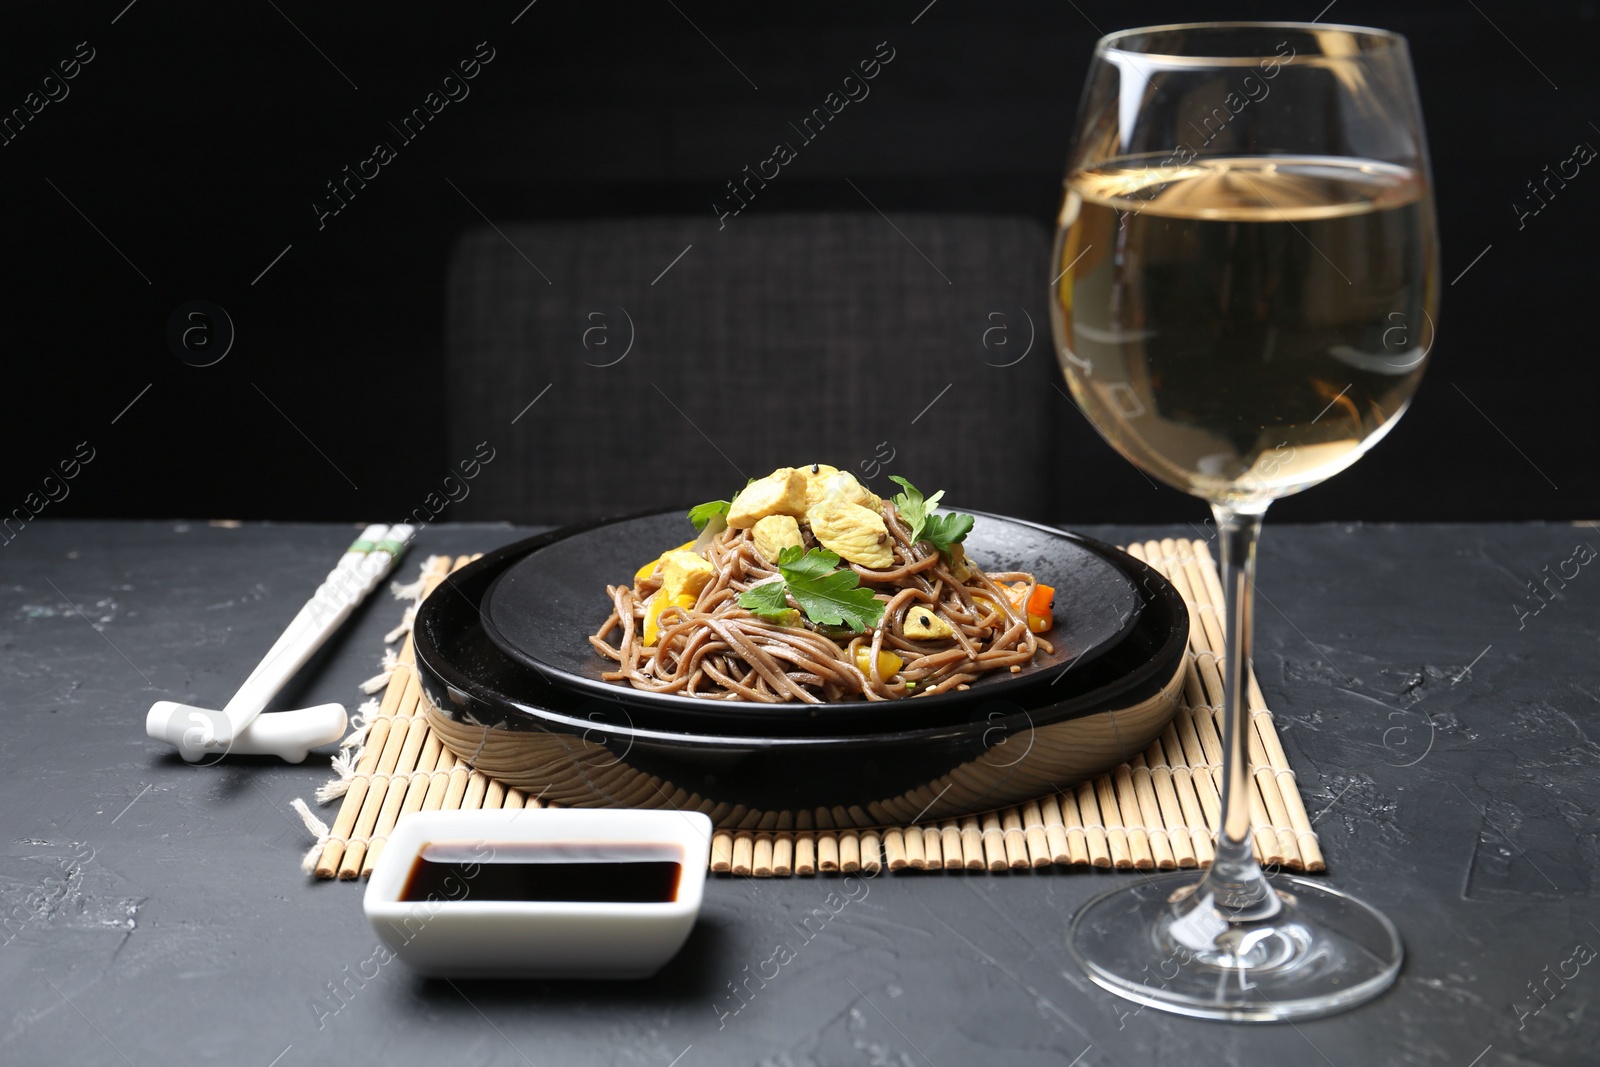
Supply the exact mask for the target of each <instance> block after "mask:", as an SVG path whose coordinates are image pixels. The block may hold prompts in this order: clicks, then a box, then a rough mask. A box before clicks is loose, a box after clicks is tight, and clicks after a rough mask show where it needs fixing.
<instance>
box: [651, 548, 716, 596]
mask: <svg viewBox="0 0 1600 1067" xmlns="http://www.w3.org/2000/svg"><path fill="white" fill-rule="evenodd" d="M716 573H717V569H716V568H715V567H713V566H712V565H711V564H710V563H707V562H706V561H705V560H703V559H701V558H700V556H699V555H698V554H696V553H694V552H683V551H679V552H668V553H667V554H666V555H664V556H662V557H661V591H662V592H663V593H665V594H666V596H667V600H668V601H676V600H677V599H678V598H679V597H681V596H692V597H696V598H698V597H699V596H700V590H702V589H704V588H705V587H706V583H707V582H709V581H710V580H711V576H712V575H713V574H716Z"/></svg>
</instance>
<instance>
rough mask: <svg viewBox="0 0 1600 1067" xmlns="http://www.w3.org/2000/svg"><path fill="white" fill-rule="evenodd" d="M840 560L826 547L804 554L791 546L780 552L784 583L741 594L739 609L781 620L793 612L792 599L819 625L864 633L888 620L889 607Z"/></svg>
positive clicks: (796, 547) (798, 548)
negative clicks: (843, 566)
mask: <svg viewBox="0 0 1600 1067" xmlns="http://www.w3.org/2000/svg"><path fill="white" fill-rule="evenodd" d="M838 566H839V557H838V556H837V555H835V554H834V553H832V552H829V551H828V550H827V549H825V548H813V549H812V550H811V551H809V552H804V551H803V550H802V549H801V548H800V546H799V545H789V546H788V547H786V548H784V549H783V551H781V552H779V553H778V574H779V575H780V576H781V580H780V581H775V582H763V583H762V584H761V585H758V586H755V587H754V588H751V589H747V590H745V591H744V592H743V593H740V594H739V606H740V607H742V608H745V609H746V610H749V611H753V612H755V613H756V614H757V615H760V616H761V617H763V618H770V619H778V618H780V617H781V616H782V613H783V612H785V611H791V610H793V609H791V608H790V607H789V601H788V598H789V597H793V598H794V601H795V603H796V604H799V605H800V610H802V611H804V612H805V614H806V618H808V619H810V620H811V621H812V622H813V623H816V624H817V625H818V626H844V627H848V628H849V629H850V630H851V631H853V632H855V633H861V632H863V631H865V630H870V629H872V628H873V627H874V626H877V625H878V623H879V622H881V621H882V620H883V612H884V608H885V606H886V605H885V604H884V603H883V601H881V600H879V599H878V598H877V597H875V596H873V595H872V590H870V589H863V588H862V587H861V576H860V575H858V574H856V572H855V571H853V570H849V569H845V570H836V569H835V568H837V567H838Z"/></svg>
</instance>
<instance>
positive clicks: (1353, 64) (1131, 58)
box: [1051, 23, 1438, 1020]
mask: <svg viewBox="0 0 1600 1067" xmlns="http://www.w3.org/2000/svg"><path fill="white" fill-rule="evenodd" d="M1059 222H1060V225H1059V229H1058V233H1057V245H1056V256H1055V261H1054V262H1055V265H1054V267H1053V268H1052V271H1051V273H1052V275H1053V279H1054V280H1053V281H1052V286H1051V287H1052V302H1051V306H1052V312H1053V319H1054V323H1053V325H1054V329H1055V335H1056V341H1057V351H1058V354H1059V356H1060V360H1061V366H1062V369H1063V371H1064V372H1065V374H1066V378H1067V382H1068V384H1069V385H1070V387H1071V389H1072V395H1073V397H1074V399H1075V400H1076V401H1077V403H1078V405H1079V406H1080V407H1081V408H1082V409H1083V411H1084V413H1085V414H1086V415H1087V416H1088V417H1089V419H1090V421H1091V422H1092V423H1093V424H1094V425H1095V427H1096V428H1097V429H1098V430H1099V431H1100V432H1101V434H1102V435H1104V436H1105V438H1106V440H1107V441H1109V442H1110V443H1111V444H1112V445H1113V446H1114V447H1115V448H1116V449H1117V450H1118V451H1119V452H1121V453H1122V454H1123V455H1124V456H1125V457H1127V458H1128V459H1129V460H1131V461H1132V462H1133V463H1135V464H1137V465H1138V466H1139V467H1141V468H1142V469H1144V470H1145V471H1147V472H1149V473H1150V474H1152V475H1154V476H1156V477H1158V478H1160V479H1162V480H1163V481H1165V482H1167V483H1168V484H1169V485H1172V486H1175V487H1177V488H1179V489H1182V490H1184V491H1186V492H1188V493H1192V494H1194V495H1195V496H1198V497H1200V498H1202V499H1204V500H1206V501H1208V502H1209V503H1210V504H1211V506H1212V511H1213V514H1214V515H1215V517H1216V523H1217V529H1218V533H1219V544H1220V550H1221V556H1222V577H1223V587H1224V590H1225V593H1226V600H1227V606H1226V610H1227V621H1226V627H1225V629H1226V637H1227V641H1226V653H1225V654H1226V659H1225V661H1224V664H1223V676H1224V687H1225V690H1226V703H1227V708H1226V717H1225V722H1224V731H1223V732H1224V757H1225V764H1224V768H1223V782H1222V792H1223V811H1222V826H1221V829H1220V832H1219V833H1218V840H1217V853H1216V859H1215V861H1214V862H1213V864H1212V866H1211V868H1210V869H1209V870H1208V871H1207V872H1206V873H1205V874H1204V875H1203V876H1200V875H1195V874H1179V875H1170V876H1163V877H1157V878H1146V879H1142V880H1141V881H1140V882H1139V883H1138V884H1135V885H1132V886H1129V887H1127V888H1125V889H1120V890H1113V891H1111V892H1109V893H1106V894H1103V895H1102V896H1100V897H1098V898H1096V899H1095V900H1094V901H1091V902H1090V903H1089V904H1088V905H1086V906H1085V907H1084V909H1083V910H1082V911H1080V912H1079V913H1078V915H1077V916H1076V917H1075V918H1074V920H1073V924H1072V929H1071V934H1070V945H1071V948H1072V951H1073V953H1074V955H1075V957H1076V958H1077V959H1078V961H1079V963H1080V964H1081V965H1082V966H1083V967H1084V969H1085V970H1086V972H1087V973H1088V975H1089V976H1090V978H1092V979H1093V980H1094V981H1096V982H1097V983H1099V984H1100V985H1102V986H1104V987H1106V988H1108V989H1111V990H1112V991H1113V992H1116V993H1118V994H1120V995H1122V996H1126V997H1128V998H1130V999H1133V1000H1137V1001H1139V1002H1141V1003H1144V1004H1148V1005H1151V1006H1154V1007H1159V1008H1164V1009H1167V1010H1170V1011H1176V1012H1181V1013H1184V1014H1189V1015H1196V1016H1202V1017H1208V1018H1224V1019H1235V1020H1276V1019H1292V1018H1300V1017H1306V1016H1312V1015H1320V1014H1327V1013H1329V1012H1332V1011H1338V1010H1340V1009H1342V1008H1345V1007H1349V1006H1352V1005H1354V1004H1357V1003H1360V1002H1362V1001H1364V1000H1367V999H1369V998H1370V997H1372V996H1375V995H1377V994H1378V993H1379V992H1381V991H1382V990H1383V989H1385V988H1387V987H1388V986H1389V984H1390V983H1392V982H1393V981H1394V978H1395V975H1396V974H1397V973H1398V971H1399V967H1400V961H1401V957H1402V950H1401V945H1400V940H1399V936H1398V934H1397V933H1396V931H1395V929H1394V927H1393V925H1392V924H1391V923H1389V921H1388V920H1387V919H1386V918H1385V917H1384V916H1383V915H1382V914H1381V913H1379V912H1378V911H1377V910H1375V909H1373V908H1371V907H1369V906H1368V905H1365V904H1363V903H1362V902H1360V901H1358V900H1356V899H1355V898H1353V897H1350V896H1348V895H1346V894H1344V893H1341V892H1339V891H1337V890H1334V889H1332V888H1330V887H1328V886H1326V885H1324V884H1323V883H1321V882H1318V881H1313V880H1310V879H1304V878H1294V877H1287V876H1279V877H1276V878H1272V879H1268V878H1267V877H1266V876H1265V875H1264V874H1263V873H1262V871H1261V869H1260V867H1259V866H1258V864H1257V863H1256V860H1255V858H1254V855H1253V852H1252V844H1251V835H1250V790H1251V789H1252V788H1253V786H1252V784H1251V780H1250V778H1249V777H1248V772H1247V769H1246V761H1245V755H1244V754H1245V751H1246V750H1247V746H1246V744H1245V737H1246V736H1247V732H1248V731H1249V729H1250V728H1251V727H1250V721H1249V718H1248V712H1247V710H1246V693H1245V691H1244V690H1245V687H1246V679H1247V678H1248V665H1249V662H1250V635H1251V618H1252V612H1251V607H1252V595H1253V587H1254V568H1255V544H1256V538H1257V536H1258V534H1259V531H1260V522H1261V516H1262V514H1263V513H1264V512H1265V511H1266V508H1267V505H1268V504H1270V503H1271V502H1272V501H1273V500H1274V499H1276V498H1278V497H1281V496H1286V495H1288V494H1290V493H1295V492H1299V491H1300V490H1302V489H1305V488H1307V487H1309V486H1312V485H1315V484H1317V483H1318V482H1320V481H1322V480H1323V479H1325V478H1328V477H1330V476H1332V475H1334V474H1337V473H1338V472H1339V471H1341V470H1343V469H1344V468H1345V467H1348V466H1349V465H1350V464H1352V463H1354V462H1355V461H1356V460H1357V459H1359V458H1360V457H1361V456H1362V455H1363V454H1364V453H1365V452H1366V451H1367V449H1369V448H1371V447H1372V445H1374V444H1375V443H1376V442H1377V441H1378V440H1379V439H1380V438H1382V436H1383V435H1384V434H1385V433H1387V432H1388V431H1389V429H1390V428H1392V427H1393V426H1394V424H1395V421H1396V420H1397V419H1398V418H1399V417H1400V415H1401V414H1402V413H1403V412H1404V411H1405V409H1406V406H1407V405H1408V404H1409V403H1410V400H1411V396H1412V394H1413V393H1414V392H1415V390H1416V388H1417V384H1418V382H1419V381H1420V379H1421V376H1422V371H1423V368H1424V365H1425V364H1426V362H1427V357H1428V351H1429V349H1430V348H1431V346H1432V342H1433V328H1434V317H1435V315H1434V313H1435V310H1436V308H1437V301H1438V247H1437V238H1436V236H1435V227H1434V212H1433V203H1432V197H1431V192H1430V181H1429V175H1428V164H1427V153H1426V146H1425V141H1424V138H1423V132H1422V122H1421V115H1420V110H1419V108H1418V105H1417V99H1416V90H1415V85H1414V82H1413V79H1412V75H1411V67H1410V59H1409V56H1408V54H1407V51H1406V46H1405V41H1404V39H1403V38H1400V37H1398V36H1396V35H1394V34H1390V33H1386V32H1383V31H1379V30H1367V29H1360V28H1355V27H1345V26H1318V25H1305V24H1288V23H1280V24H1264V23H1219V24H1206V25H1185V26H1159V27H1150V28H1145V29H1136V30H1128V31H1124V32H1122V33H1117V34H1112V35H1111V36H1109V37H1107V38H1105V39H1103V40H1102V41H1101V42H1100V43H1099V45H1098V46H1097V47H1096V50H1095V56H1094V60H1093V63H1092V66H1091V69H1090V74H1089V82H1088V88H1087V90H1086V93H1085V97H1084V100H1083V104H1082V109H1081V111H1080V114H1079V120H1078V136H1077V141H1076V144H1075V145H1074V148H1073V154H1072V158H1071V160H1070V161H1069V164H1068V171H1067V179H1066V193H1065V197H1064V200H1063V203H1062V208H1061V217H1060V220H1059Z"/></svg>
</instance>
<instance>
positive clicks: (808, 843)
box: [294, 539, 1326, 879]
mask: <svg viewBox="0 0 1600 1067" xmlns="http://www.w3.org/2000/svg"><path fill="white" fill-rule="evenodd" d="M1127 551H1128V552H1129V554H1130V555H1133V556H1135V557H1136V558H1138V559H1141V560H1143V561H1144V562H1146V563H1148V564H1149V565H1150V566H1152V567H1153V568H1155V569H1156V570H1158V571H1160V572H1161V573H1162V574H1164V575H1165V576H1166V577H1167V578H1168V579H1169V580H1170V581H1171V582H1172V583H1173V585H1174V586H1175V587H1176V588H1177V589H1178V591H1179V592H1180V593H1181V594H1182V595H1183V599H1184V601H1185V603H1186V604H1187V605H1188V608H1189V623H1190V628H1189V649H1188V652H1187V655H1186V669H1185V673H1184V678H1183V683H1182V699H1181V702H1180V706H1179V708H1178V712H1177V714H1176V715H1175V716H1174V718H1173V720H1172V722H1171V723H1169V724H1168V725H1167V727H1166V728H1165V730H1164V731H1163V732H1162V734H1161V736H1160V737H1159V738H1158V739H1157V740H1155V741H1153V742H1152V743H1151V744H1150V745H1149V746H1148V747H1146V748H1145V749H1144V751H1143V752H1141V753H1139V754H1137V755H1134V756H1133V757H1132V758H1131V759H1129V760H1128V761H1126V762H1124V763H1122V764H1121V765H1119V766H1118V767H1116V768H1115V769H1114V770H1112V771H1111V772H1110V773H1108V774H1104V775H1102V776H1100V777H1099V778H1096V779H1094V780H1092V781H1086V782H1080V783H1078V784H1077V785H1076V786H1073V787H1070V788H1066V789H1062V790H1061V791H1059V792H1056V793H1050V794H1046V795H1044V796H1041V797H1038V798H1037V799H1035V800H1031V801H1027V802H1025V803H1023V804H1020V805H1017V806H1015V807H1010V808H1005V809H1003V810H1000V811H994V812H988V813H985V814H980V815H968V816H963V817H960V818H952V819H944V820H940V821H938V822H937V823H936V824H928V825H916V824H912V825H907V826H896V827H888V828H885V829H878V830H858V829H840V828H838V826H839V825H841V824H843V823H844V822H846V821H847V820H846V818H845V817H846V815H847V813H846V812H844V811H842V810H841V811H840V813H839V818H838V819H837V820H836V819H835V817H834V816H833V814H832V813H831V812H830V811H829V810H828V809H825V808H819V809H816V810H815V811H814V812H798V813H788V812H785V813H781V814H780V813H772V812H767V813H759V812H751V813H749V817H748V818H747V819H746V820H745V821H746V823H747V824H749V823H754V824H753V825H741V826H739V827H738V828H736V829H731V830H730V829H720V830H717V831H716V832H715V833H714V834H713V837H712V848H711V869H712V870H713V871H716V872H727V873H732V874H739V875H747V876H752V877H757V878H767V877H788V876H792V875H802V876H804V875H814V874H817V873H832V872H840V873H846V874H848V873H851V872H855V871H865V872H868V873H876V872H878V871H880V870H882V869H884V868H885V867H887V868H888V869H889V870H891V871H901V870H907V869H912V870H972V871H979V870H988V871H1004V870H1025V869H1029V868H1034V867H1046V866H1051V865H1057V866H1075V867H1082V866H1094V867H1110V868H1117V869H1138V870H1151V869H1160V870H1172V869H1178V868H1196V867H1207V866H1209V865H1210V863H1211V860H1212V857H1213V855H1214V848H1213V842H1214V840H1215V832H1216V829H1217V827H1218V826H1220V824H1221V799H1220V798H1221V785H1222V741H1221V736H1222V729H1223V717H1224V712H1223V706H1222V699H1223V697H1222V677H1223V671H1224V669H1225V659H1224V657H1223V655H1222V652H1221V650H1222V648H1223V640H1222V623H1223V620H1222V614H1221V605H1222V588H1221V581H1220V579H1219V578H1218V576H1217V571H1216V567H1215V564H1214V563H1213V561H1212V558H1211V554H1210V552H1209V550H1208V549H1207V547H1206V545H1205V543H1204V542H1201V541H1190V540H1173V539H1167V540H1162V541H1146V542H1143V543H1141V544H1133V545H1129V546H1127ZM472 558H475V557H466V556H463V557H460V558H459V559H456V560H453V561H452V560H451V559H450V558H449V557H446V556H434V557H430V558H429V559H428V561H427V562H426V563H425V564H423V567H422V573H421V575H420V577H419V578H418V579H417V580H416V581H414V582H411V583H408V584H406V585H403V586H402V585H400V584H399V583H396V584H395V585H394V586H393V590H394V592H395V595H396V596H397V597H401V598H404V599H407V600H411V601H412V603H411V605H410V606H409V607H407V609H406V611H405V615H404V617H403V619H402V621H401V624H400V625H399V626H397V627H396V628H395V629H394V630H393V631H391V632H390V634H389V635H387V636H386V637H385V641H386V642H387V643H393V642H394V641H398V640H400V638H402V637H404V641H403V643H402V644H401V647H400V649H399V650H398V652H396V651H394V650H392V649H391V650H388V651H386V652H385V654H384V659H383V663H382V665H381V666H382V674H380V675H379V676H378V677H377V678H374V679H371V680H369V683H368V684H372V683H375V682H378V680H379V678H381V679H382V682H381V685H373V687H372V689H371V690H370V691H371V692H374V693H375V692H377V690H378V689H379V688H381V689H382V690H383V697H382V700H381V701H368V702H367V703H366V704H364V705H362V707H361V709H360V710H359V711H358V713H357V715H356V716H355V718H354V719H353V721H352V726H353V728H352V732H351V734H350V735H349V736H347V737H346V738H345V739H344V741H343V742H342V743H341V751H340V753H339V754H338V755H336V756H334V757H333V768H334V771H335V773H336V775H337V777H335V778H334V779H333V780H331V781H330V782H328V783H326V784H325V785H323V786H322V787H320V788H319V789H318V790H317V793H316V798H317V800H318V801H319V802H322V803H327V802H329V801H331V800H334V799H337V798H339V797H341V796H342V797H343V803H342V804H341V805H340V808H339V811H338V814H337V815H336V817H335V819H334V822H333V825H332V826H331V827H329V826H327V825H325V824H324V823H323V822H322V821H321V820H320V819H318V818H317V817H316V816H315V815H314V814H313V813H312V812H311V810H310V809H309V808H308V807H307V806H306V805H305V802H304V801H301V800H298V799H296V800H295V801H294V806H295V810H296V811H297V812H298V813H299V815H300V817H301V819H302V821H304V822H305V824H306V827H307V829H308V830H309V831H310V832H311V833H312V835H313V836H315V837H316V839H317V841H316V844H315V845H313V846H312V848H311V850H310V852H308V853H307V855H306V857H305V861H304V863H303V866H304V868H305V869H306V870H307V871H308V872H312V871H314V872H315V874H316V876H317V877H319V878H332V877H338V878H343V879H353V878H357V877H363V876H365V875H368V874H370V873H371V871H372V866H373V864H374V863H375V862H376V861H377V858H378V856H379V855H380V854H381V853H382V851H383V845H384V842H385V841H386V840H387V839H388V835H389V834H390V833H391V832H392V831H393V829H394V825H395V823H396V821H397V820H398V819H399V817H400V816H401V815H404V814H406V813H409V812H412V811H418V810H438V809H447V810H448V809H456V808H467V809H476V808H522V807H527V808H538V807H544V806H545V804H544V802H542V801H541V797H542V796H543V793H542V792H540V793H533V792H532V791H529V790H523V789H518V788H512V787H508V786H506V785H504V784H503V783H501V782H498V781H495V780H494V779H492V778H490V777H488V776H487V775H485V774H484V773H482V772H481V771H479V770H476V769H474V767H473V766H472V760H470V759H462V758H459V757H458V756H456V755H455V754H454V753H452V752H451V751H450V750H449V749H448V748H446V747H445V746H444V744H443V743H442V741H441V739H440V737H439V735H438V733H437V731H436V730H435V729H433V728H432V727H431V725H430V722H429V718H428V715H429V713H430V712H431V713H432V714H433V715H435V716H437V715H438V712H437V711H436V710H434V709H432V706H431V704H430V703H429V702H428V700H427V699H426V698H425V697H424V696H423V695H422V692H421V688H420V686H419V684H418V681H417V677H416V671H415V656H414V653H413V650H412V639H411V636H410V628H411V625H412V622H413V621H414V619H415V617H416V608H417V605H418V604H420V603H421V601H422V598H423V597H425V596H426V595H427V594H428V593H430V592H432V590H433V589H434V587H435V586H437V585H438V583H439V582H440V581H442V580H443V579H444V577H445V576H446V575H447V574H448V573H449V572H450V571H451V570H453V569H455V568H456V567H461V566H464V565H465V564H466V563H468V562H469V561H470V560H471V559H472ZM1069 610H1070V609H1069ZM363 688H366V686H363ZM1249 701H1250V710H1251V715H1250V726H1251V729H1250V734H1249V737H1248V750H1249V759H1250V769H1251V780H1252V782H1253V785H1254V788H1253V790H1252V795H1251V798H1250V801H1251V816H1252V824H1253V828H1254V833H1255V846H1256V855H1257V858H1258V859H1259V860H1260V861H1261V862H1262V863H1264V864H1267V865H1268V866H1269V867H1270V866H1279V867H1283V868H1286V869H1289V870H1294V871H1321V870H1324V869H1325V868H1326V864H1325V862H1324V860H1323V856H1322V851H1321V847H1320V844H1319V842H1318V840H1317V835H1316V832H1315V831H1314V830H1313V829H1312V827H1311V824H1310V821H1309V820H1308V818H1307V816H1306V810H1305V805H1304V804H1303V803H1302V801H1301V798H1300V792H1299V788H1298V785H1297V783H1296V780H1295V775H1294V771H1293V769H1292V768H1290V767H1289V765H1288V760H1287V757H1286V756H1285V754H1284V751H1283V746H1282V744H1281V743H1280V742H1279V739H1278V735H1277V731H1276V729H1275V728H1274V726H1273V720H1272V713H1271V712H1270V711H1269V710H1267V707H1266V702H1265V700H1264V699H1263V698H1262V695H1261V690H1260V687H1259V685H1258V684H1257V683H1256V679H1255V678H1254V676H1253V674H1252V676H1251V678H1250V688H1249ZM652 785H653V786H654V788H655V789H656V790H657V791H659V792H661V793H662V794H663V796H666V797H667V799H668V802H669V803H674V804H676V803H679V802H680V801H681V800H682V799H684V798H683V797H682V796H676V795H672V793H671V791H672V790H673V789H674V788H675V787H673V786H672V784H671V783H666V782H659V781H656V780H654V779H652ZM680 792H681V790H680ZM733 814H734V815H735V816H737V814H738V812H737V811H734V812H733Z"/></svg>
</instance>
